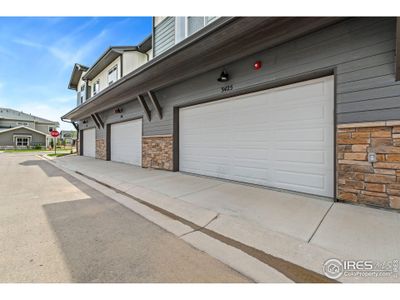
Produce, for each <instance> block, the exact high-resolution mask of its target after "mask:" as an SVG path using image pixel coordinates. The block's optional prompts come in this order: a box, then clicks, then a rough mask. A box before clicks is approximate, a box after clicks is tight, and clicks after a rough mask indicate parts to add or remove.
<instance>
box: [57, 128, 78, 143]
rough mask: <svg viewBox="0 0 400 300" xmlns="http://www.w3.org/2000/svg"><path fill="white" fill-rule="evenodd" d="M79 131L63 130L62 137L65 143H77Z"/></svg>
mask: <svg viewBox="0 0 400 300" xmlns="http://www.w3.org/2000/svg"><path fill="white" fill-rule="evenodd" d="M76 138H77V132H76V131H75V130H61V132H60V139H61V141H62V142H63V143H64V142H65V145H75V141H76Z"/></svg>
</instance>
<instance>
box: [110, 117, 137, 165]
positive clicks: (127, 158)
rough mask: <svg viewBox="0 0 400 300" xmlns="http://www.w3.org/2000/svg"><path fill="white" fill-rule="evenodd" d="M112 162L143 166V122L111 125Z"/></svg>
mask: <svg viewBox="0 0 400 300" xmlns="http://www.w3.org/2000/svg"><path fill="white" fill-rule="evenodd" d="M110 145H111V160H112V161H116V162H123V163H128V164H133V165H136V166H141V164H142V120H141V119H138V120H133V121H127V122H122V123H117V124H112V125H111V141H110Z"/></svg>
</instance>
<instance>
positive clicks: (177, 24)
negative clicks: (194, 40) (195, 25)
mask: <svg viewBox="0 0 400 300" xmlns="http://www.w3.org/2000/svg"><path fill="white" fill-rule="evenodd" d="M190 17H192V16H185V17H184V22H185V24H184V31H185V32H184V37H183V38H182V39H181V40H180V39H178V36H180V34H178V29H179V28H180V26H179V22H180V20H182V19H181V18H182V17H175V44H177V43H179V42H182V41H183V40H184V39H186V38H188V37H189V35H188V34H189V22H188V19H189V18H190ZM196 17H198V16H196ZM207 17H208V16H203V28H204V27H206V26H207V25H209V24H211V23H212V22H214V21H215V20H216V19H218V17H216V18H215V19H214V20H212V21H210V22H208V23H206V18H207ZM199 30H201V29H199ZM199 30H198V31H199ZM196 32H197V31H196ZM192 34H194V33H192Z"/></svg>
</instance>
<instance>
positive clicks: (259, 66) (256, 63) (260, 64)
mask: <svg viewBox="0 0 400 300" xmlns="http://www.w3.org/2000/svg"><path fill="white" fill-rule="evenodd" d="M261 67H262V62H261V60H257V61H256V62H255V63H254V64H253V68H254V70H259V69H261Z"/></svg>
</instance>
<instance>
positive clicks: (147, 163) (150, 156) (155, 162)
mask: <svg viewBox="0 0 400 300" xmlns="http://www.w3.org/2000/svg"><path fill="white" fill-rule="evenodd" d="M142 167H143V168H155V169H164V170H170V171H172V170H173V139H172V136H171V135H167V136H144V137H143V139H142Z"/></svg>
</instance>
